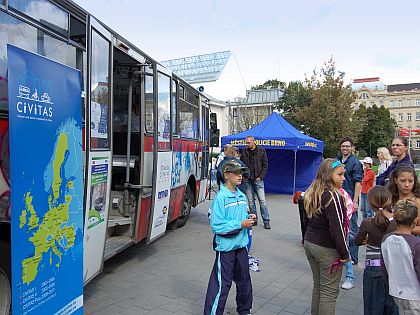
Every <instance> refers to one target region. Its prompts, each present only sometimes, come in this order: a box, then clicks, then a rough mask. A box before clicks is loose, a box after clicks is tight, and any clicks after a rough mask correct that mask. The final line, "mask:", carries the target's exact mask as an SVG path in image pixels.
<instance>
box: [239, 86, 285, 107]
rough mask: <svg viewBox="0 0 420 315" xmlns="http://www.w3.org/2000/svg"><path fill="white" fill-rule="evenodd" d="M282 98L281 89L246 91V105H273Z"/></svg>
mask: <svg viewBox="0 0 420 315" xmlns="http://www.w3.org/2000/svg"><path fill="white" fill-rule="evenodd" d="M282 96H283V90H281V89H264V90H248V91H247V95H246V100H245V103H246V104H265V103H275V102H278V101H279V99H280V98H281V97H282Z"/></svg>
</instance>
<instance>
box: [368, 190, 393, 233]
mask: <svg viewBox="0 0 420 315" xmlns="http://www.w3.org/2000/svg"><path fill="white" fill-rule="evenodd" d="M368 200H369V203H370V206H371V208H372V209H373V210H374V211H375V218H374V221H373V222H374V223H375V225H376V226H377V227H378V228H379V230H380V231H381V232H385V231H386V229H387V228H388V225H389V220H388V218H387V217H386V216H385V214H384V211H388V209H389V208H390V207H391V200H392V195H391V193H390V192H389V191H388V190H387V189H386V188H385V187H383V186H374V187H372V188H371V189H370V190H369V192H368Z"/></svg>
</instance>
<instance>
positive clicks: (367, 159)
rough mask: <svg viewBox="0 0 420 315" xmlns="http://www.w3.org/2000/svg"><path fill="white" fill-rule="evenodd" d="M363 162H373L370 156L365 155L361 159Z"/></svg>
mask: <svg viewBox="0 0 420 315" xmlns="http://www.w3.org/2000/svg"><path fill="white" fill-rule="evenodd" d="M362 162H363V163H368V164H370V165H372V164H373V160H372V159H371V158H370V157H368V156H367V157H365V158H364V159H363V161H362Z"/></svg>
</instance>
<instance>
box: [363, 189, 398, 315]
mask: <svg viewBox="0 0 420 315" xmlns="http://www.w3.org/2000/svg"><path fill="white" fill-rule="evenodd" d="M368 201H369V204H370V206H371V209H372V210H373V211H374V213H375V215H374V217H372V218H366V219H364V220H363V221H362V224H361V225H360V228H359V232H358V233H357V235H356V238H355V243H356V245H357V246H360V245H365V244H367V247H366V267H365V271H364V273H363V304H364V313H365V315H382V314H396V315H398V308H397V306H396V305H395V302H394V300H393V299H392V297H391V296H390V295H389V294H388V292H387V290H386V287H385V282H384V280H383V278H382V276H381V241H382V238H383V237H384V235H385V234H387V233H390V232H393V231H395V229H396V228H397V225H396V223H395V222H394V220H393V217H392V213H391V203H392V196H391V193H390V192H389V191H388V190H387V189H386V188H385V187H383V186H375V187H373V188H372V189H370V190H369V192H368Z"/></svg>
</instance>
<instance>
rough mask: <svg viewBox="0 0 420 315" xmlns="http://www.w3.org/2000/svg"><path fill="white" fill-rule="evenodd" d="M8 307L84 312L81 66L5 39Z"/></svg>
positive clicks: (26, 311)
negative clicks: (9, 193) (9, 206)
mask: <svg viewBox="0 0 420 315" xmlns="http://www.w3.org/2000/svg"><path fill="white" fill-rule="evenodd" d="M7 55H8V71H9V113H10V119H9V122H10V168H11V170H10V171H11V175H10V177H11V190H12V312H13V314H24V315H26V314H28V315H29V314H60V315H61V314H82V313H83V152H82V131H81V126H82V113H81V111H82V103H81V83H80V73H79V71H77V70H75V69H72V68H69V67H67V66H65V65H61V64H58V63H56V62H54V61H51V60H49V59H47V58H44V57H41V56H38V55H35V54H32V53H29V52H27V51H24V50H22V49H19V48H16V47H14V46H11V45H8V47H7Z"/></svg>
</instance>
